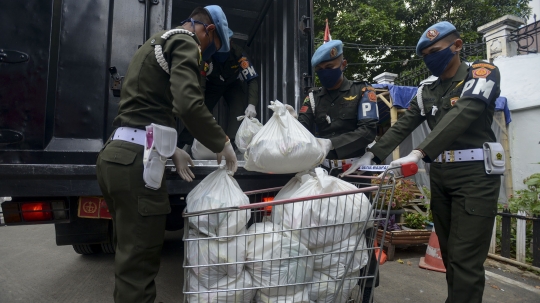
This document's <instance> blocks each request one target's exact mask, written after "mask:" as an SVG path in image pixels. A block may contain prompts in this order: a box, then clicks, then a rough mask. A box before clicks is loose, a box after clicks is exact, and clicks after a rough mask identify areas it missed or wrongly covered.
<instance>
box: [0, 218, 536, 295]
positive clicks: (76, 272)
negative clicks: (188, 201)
mask: <svg viewBox="0 0 540 303" xmlns="http://www.w3.org/2000/svg"><path fill="white" fill-rule="evenodd" d="M181 239H182V232H168V233H167V235H166V242H165V246H164V249H163V258H162V263H161V264H162V265H161V271H160V273H159V275H158V277H157V279H156V283H157V287H158V298H157V300H156V302H164V303H170V302H181V294H182V272H183V271H182V261H181V260H182V252H183V248H182V242H181ZM423 251H425V250H424V248H420V249H416V250H415V249H410V250H397V251H396V257H397V258H400V259H401V260H403V261H404V263H403V264H400V263H398V262H395V261H394V262H387V263H386V264H384V265H382V266H381V286H380V287H379V288H377V289H376V292H375V302H377V303H388V302H392V303H393V302H408V303H410V302H414V303H424V302H425V303H432V302H444V299H445V295H444V294H445V292H446V287H445V282H444V274H441V273H437V272H432V271H427V270H423V269H420V268H418V259H419V257H420V256H423ZM408 262H410V265H408ZM113 263H114V256H112V255H104V254H101V255H95V256H81V255H78V254H76V253H75V252H74V251H73V249H72V248H71V246H60V247H59V246H56V243H55V239H54V226H52V225H36V226H19V227H5V226H4V227H0V302H2V303H11V302H36V303H38V302H44V303H49V302H50V303H53V302H54V303H64V302H69V303H72V302H77V303H78V302H91V303H95V302H100V303H101V302H104V303H107V302H112V298H111V295H112V291H113V284H114V270H113ZM491 266H495V268H491ZM499 268H500V269H499ZM489 270H490V271H491V272H494V273H495V274H497V275H496V276H495V277H498V278H500V276H506V277H508V278H504V279H503V280H505V279H510V280H505V281H507V282H508V281H510V282H511V281H514V282H517V283H518V284H519V283H523V287H525V288H523V287H520V286H515V285H511V284H508V283H507V282H504V281H503V280H500V279H497V278H494V277H492V276H489V275H488V278H489V280H488V281H487V286H486V291H485V295H484V302H486V303H492V302H493V303H494V302H530V303H533V302H534V303H538V302H540V289H536V288H534V287H535V286H540V280H539V279H537V278H534V277H533V278H531V277H527V276H523V273H522V272H519V271H517V272H508V270H507V268H505V267H504V265H500V264H494V265H491V264H490V267H489ZM527 285H528V286H527ZM527 287H528V288H527ZM531 288H532V289H531ZM534 290H537V292H535V291H534Z"/></svg>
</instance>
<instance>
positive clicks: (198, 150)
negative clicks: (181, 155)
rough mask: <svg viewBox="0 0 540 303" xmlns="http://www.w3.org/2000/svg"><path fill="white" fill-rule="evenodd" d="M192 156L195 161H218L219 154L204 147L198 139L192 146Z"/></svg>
mask: <svg viewBox="0 0 540 303" xmlns="http://www.w3.org/2000/svg"><path fill="white" fill-rule="evenodd" d="M191 155H192V156H193V159H195V160H216V159H217V154H216V153H214V152H212V151H211V150H210V149H208V147H206V146H204V145H203V144H202V143H201V142H199V141H197V139H194V140H193V145H192V146H191Z"/></svg>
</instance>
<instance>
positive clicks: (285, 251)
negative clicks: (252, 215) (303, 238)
mask: <svg viewBox="0 0 540 303" xmlns="http://www.w3.org/2000/svg"><path fill="white" fill-rule="evenodd" d="M247 234H248V236H247V237H248V247H247V253H246V259H247V260H248V261H260V262H253V263H246V266H245V267H246V270H247V271H248V272H249V273H250V274H251V276H252V278H253V285H254V286H255V287H271V286H279V285H287V284H296V283H303V282H309V281H311V278H312V275H313V257H312V256H309V255H311V253H310V251H309V250H308V249H307V248H306V247H305V246H304V245H302V244H301V243H300V242H298V241H296V240H294V239H292V238H289V237H285V236H283V235H282V233H281V232H279V228H278V226H276V225H274V224H272V223H271V222H265V223H256V224H253V225H252V226H251V227H250V228H249V229H248V231H247ZM304 256H305V257H304ZM274 259H277V260H274ZM270 260H273V261H270ZM298 288H299V286H283V287H274V288H263V289H260V290H259V291H260V292H261V294H262V295H263V296H266V297H274V296H286V295H294V294H296V293H297V292H298Z"/></svg>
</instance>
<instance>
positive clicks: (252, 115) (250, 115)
mask: <svg viewBox="0 0 540 303" xmlns="http://www.w3.org/2000/svg"><path fill="white" fill-rule="evenodd" d="M245 114H246V117H248V118H255V117H257V111H256V110H255V105H253V104H250V105H248V107H247V108H246V111H245Z"/></svg>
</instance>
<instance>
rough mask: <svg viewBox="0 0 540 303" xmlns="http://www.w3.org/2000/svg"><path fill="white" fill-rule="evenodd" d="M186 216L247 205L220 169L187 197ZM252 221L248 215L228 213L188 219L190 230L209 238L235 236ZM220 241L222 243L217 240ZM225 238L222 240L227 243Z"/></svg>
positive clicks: (248, 213) (245, 197) (230, 175)
mask: <svg viewBox="0 0 540 303" xmlns="http://www.w3.org/2000/svg"><path fill="white" fill-rule="evenodd" d="M186 203H187V211H188V213H190V212H191V213H192V212H197V211H206V210H212V209H217V208H223V207H232V206H240V205H248V204H249V198H248V197H247V196H246V195H245V194H244V192H243V191H242V189H240V186H239V185H238V182H236V180H235V179H234V178H233V177H232V173H231V172H229V171H227V170H226V169H225V167H219V168H218V169H217V170H216V171H215V172H213V173H211V174H209V175H208V176H206V178H204V179H203V180H202V181H201V183H199V184H198V185H197V186H196V187H195V188H194V189H193V190H192V191H191V192H190V193H189V194H188V196H187V201H186ZM250 218H251V212H250V211H249V210H248V211H231V212H222V213H218V214H210V215H200V216H195V217H190V218H189V226H190V227H192V228H195V229H196V230H197V231H198V232H200V233H203V234H205V235H208V236H210V237H223V236H231V235H237V234H238V232H240V231H241V230H242V229H243V228H244V227H245V226H246V223H247V222H248V220H249V219H250ZM220 240H221V239H220ZM226 240H227V238H225V239H223V241H226Z"/></svg>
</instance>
